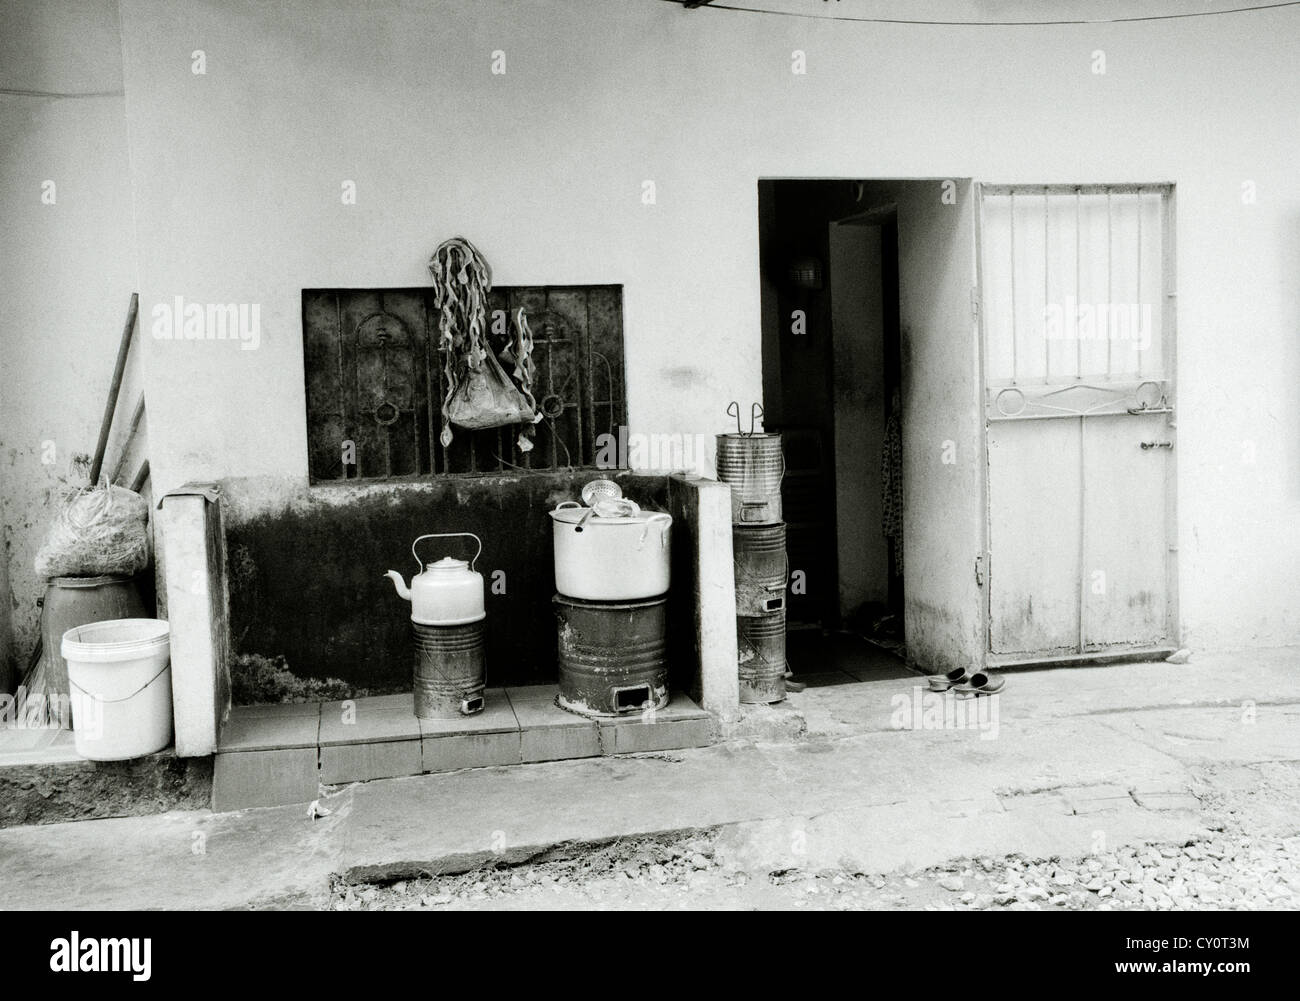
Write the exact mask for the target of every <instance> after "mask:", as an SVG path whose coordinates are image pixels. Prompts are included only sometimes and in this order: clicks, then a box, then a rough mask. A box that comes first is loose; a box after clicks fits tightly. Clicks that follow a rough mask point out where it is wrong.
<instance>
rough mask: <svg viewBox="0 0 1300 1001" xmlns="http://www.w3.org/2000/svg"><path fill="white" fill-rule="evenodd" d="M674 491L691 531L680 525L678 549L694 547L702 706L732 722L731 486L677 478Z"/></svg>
mask: <svg viewBox="0 0 1300 1001" xmlns="http://www.w3.org/2000/svg"><path fill="white" fill-rule="evenodd" d="M669 491H670V494H671V497H672V506H673V517H674V519H676V521H677V524H678V525H681V527H682V528H686V529H688V530H689V531H688V532H680V531H679V530H678V528H677V526H676V525H675V526H674V536H675V538H674V545H680V544H682V543H687V544H689V545H690V547H691V560H692V567H691V570H692V575H691V576H692V578H693V583H694V590H695V593H694V596H693V597H694V606H695V650H696V654H697V656H698V658H699V673H698V688H699V692H698V697H699V699H700V705H701V707H702V708H704V709H707V710H708V711H709V712H711V713H713V715H714V716H716V717H717V718H718V719H719V720H720V721H722V722H724V723H727V722H731V721H733V720H735V719H736V718H738V717H739V715H740V679H739V675H738V673H737V670H736V661H737V651H736V579H735V570H734V569H733V567H732V555H731V487H729V486H727V484H725V483H718V482H717V481H715V480H706V479H702V478H700V477H698V476H694V475H688V474H682V473H677V474H674V475H673V476H672V478H671V481H670V485H669ZM683 536H685V537H683ZM678 540H681V541H680V542H679V541H678Z"/></svg>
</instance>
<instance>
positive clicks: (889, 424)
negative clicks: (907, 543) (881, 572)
mask: <svg viewBox="0 0 1300 1001" xmlns="http://www.w3.org/2000/svg"><path fill="white" fill-rule="evenodd" d="M902 410H903V408H902V400H901V398H900V394H899V392H898V390H894V397H893V400H892V401H891V403H890V407H889V420H888V421H886V422H885V437H884V441H883V442H882V443H881V446H880V506H881V509H882V511H883V515H882V517H881V528H882V529H883V532H884V536H885V538H886V539H890V540H892V541H893V543H894V561H895V564H896V565H897V569H898V573H899V574H900V575H901V574H902V572H903V424H902Z"/></svg>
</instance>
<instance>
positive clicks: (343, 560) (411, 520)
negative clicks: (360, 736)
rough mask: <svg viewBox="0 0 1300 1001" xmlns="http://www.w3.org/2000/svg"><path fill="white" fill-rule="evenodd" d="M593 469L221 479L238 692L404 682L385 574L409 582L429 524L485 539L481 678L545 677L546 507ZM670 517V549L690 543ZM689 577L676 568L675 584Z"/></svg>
mask: <svg viewBox="0 0 1300 1001" xmlns="http://www.w3.org/2000/svg"><path fill="white" fill-rule="evenodd" d="M603 475H609V474H606V473H597V472H596V471H594V470H582V471H558V472H545V473H542V472H539V473H530V474H527V475H518V476H513V475H512V476H466V477H454V478H447V479H433V480H428V481H424V482H399V483H379V484H375V483H368V484H364V485H361V484H351V485H346V484H338V485H335V484H331V485H328V486H317V487H306V486H299V485H297V484H292V483H288V484H286V483H284V482H281V481H276V480H261V479H250V480H243V479H233V480H226V481H223V482H222V484H221V488H222V495H223V513H222V517H223V521H224V524H225V536H226V562H227V574H228V587H229V596H230V637H231V653H232V673H234V674H235V675H236V681H235V685H236V689H237V691H236V700H235V701H236V702H237V703H238V702H239V701H241V699H240V698H239V697H238V696H239V695H240V692H241V690H242V691H243V692H244V693H251V697H252V700H253V701H273V700H281V699H282V700H286V701H293V700H318V699H337V698H344V697H349V696H353V695H358V694H362V693H365V694H371V695H375V694H384V693H391V692H403V691H410V690H411V683H412V665H413V660H414V656H415V651H414V642H413V635H412V630H411V623H410V614H411V611H410V604H409V603H408V602H406V601H404V600H402V599H401V598H399V597H398V596H397V594H396V593H395V591H394V588H393V584H392V582H391V581H390V580H389V579H388V578H386V577H385V576H384V573H385V571H387V570H397V571H399V572H400V573H401V574H402V576H403V578H404V579H406V580H408V581H409V580H410V577H411V575H412V574H413V573H415V572H416V570H415V567H414V562H415V561H414V560H413V559H412V557H411V543H412V541H413V540H414V539H415V538H416V537H417V536H420V535H423V534H425V533H429V532H461V531H464V532H473V533H474V534H476V535H478V536H479V537H480V538H481V539H482V540H483V555H482V556H481V557H480V558H479V560H478V563H477V570H478V571H479V572H480V573H481V574H482V575H483V580H484V585H485V591H486V595H485V600H486V605H487V617H488V618H487V622H488V628H487V631H486V632H487V683H488V685H489V686H493V687H495V686H500V685H530V684H545V683H553V682H554V681H555V678H556V661H555V635H556V632H555V618H554V612H553V611H552V606H551V597H552V595H553V594H554V593H555V575H554V569H553V561H552V543H551V519H550V518H549V517H548V512H549V511H550V510H551V509H552V508H554V507H555V505H556V504H558V503H559V502H560V501H566V500H576V499H577V498H578V496H579V492H580V490H581V487H582V484H583V483H585V482H587V481H588V480H591V479H594V478H596V477H597V476H603ZM612 478H613V479H615V480H617V481H618V482H619V484H620V485H621V486H622V487H623V491H624V493H625V495H626V496H628V497H630V498H632V499H633V500H635V501H636V502H637V503H638V504H640V505H641V506H642V507H643V508H645V509H647V510H659V511H668V510H670V507H669V495H668V483H669V481H668V477H667V476H666V475H664V474H654V475H650V474H644V475H643V474H637V473H630V472H619V473H615V474H613V475H612ZM676 528H677V526H676V525H675V526H674V529H675V548H676V545H680V544H683V543H684V542H685V541H686V540H685V539H684V538H682V533H677V532H676ZM473 553H474V544H473V542H472V540H457V539H439V540H429V541H427V542H425V543H423V544H422V545H421V550H420V555H421V557H422V559H423V561H424V562H425V563H431V562H433V561H435V560H438V559H441V558H442V557H443V556H448V555H450V556H455V557H456V558H458V559H469V558H470V557H471V556H473ZM678 565H680V561H679V564H678ZM689 587H690V582H689V580H685V581H683V580H680V578H679V579H678V580H677V581H675V586H674V591H678V590H681V589H682V588H685V589H687V590H689ZM683 593H685V592H683ZM674 605H675V606H676V605H677V603H674ZM678 607H680V606H678ZM687 607H689V602H688V603H687ZM671 629H672V631H673V632H675V633H678V634H679V635H681V634H682V631H685V632H686V633H689V632H690V629H691V622H690V619H689V617H688V618H685V619H684V620H683V619H682V617H681V616H680V615H678V616H675V617H674V621H673V622H672V624H671ZM281 658H282V659H281ZM247 698H249V695H248V694H245V699H247Z"/></svg>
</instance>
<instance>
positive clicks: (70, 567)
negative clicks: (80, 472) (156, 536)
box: [36, 480, 149, 577]
mask: <svg viewBox="0 0 1300 1001" xmlns="http://www.w3.org/2000/svg"><path fill="white" fill-rule="evenodd" d="M148 565H149V505H148V503H147V502H146V501H145V499H144V498H143V497H141V496H140V495H139V494H137V493H136V492H135V491H134V490H127V489H126V488H125V487H117V486H111V485H109V483H108V481H107V480H101V481H100V483H99V485H98V486H94V487H85V488H83V489H81V490H78V491H77V492H76V493H75V494H73V495H72V496H71V497H69V498H68V499H67V501H66V502H65V503H64V504H63V507H62V508H61V509H60V511H59V513H58V515H57V516H56V517H55V519H54V524H53V525H52V526H50V530H49V532H48V533H47V534H46V536H45V543H44V544H43V545H42V546H41V548H40V551H39V552H38V553H37V554H36V572H37V574H39V575H40V576H42V577H93V576H97V575H99V574H124V575H131V574H137V573H139V572H140V571H141V570H143V569H144V568H145V567H147V566H148Z"/></svg>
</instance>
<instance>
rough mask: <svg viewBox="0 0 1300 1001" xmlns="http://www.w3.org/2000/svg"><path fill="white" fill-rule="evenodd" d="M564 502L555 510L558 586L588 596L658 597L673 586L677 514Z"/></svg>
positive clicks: (575, 595) (609, 598)
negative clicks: (610, 511) (611, 511)
mask: <svg viewBox="0 0 1300 1001" xmlns="http://www.w3.org/2000/svg"><path fill="white" fill-rule="evenodd" d="M601 510H602V507H601V506H600V505H599V504H598V505H597V508H596V509H595V510H593V509H592V508H588V507H583V506H582V505H580V504H578V503H576V502H575V501H564V502H563V503H561V504H560V505H558V506H557V507H556V508H555V510H554V511H552V512H551V513H550V514H551V536H552V538H553V539H554V541H555V589H556V590H557V591H559V592H560V594H562V595H564V596H565V597H568V598H581V599H583V600H585V601H630V600H632V599H636V598H655V597H658V596H659V595H661V594H664V593H665V592H666V591H667V590H668V583H669V571H668V567H669V556H670V553H671V549H672V539H671V532H672V525H673V518H672V515H670V514H652V513H648V512H640V511H637V512H636V513H631V511H629V510H628V509H627V508H626V507H624V508H622V509H618V508H616V509H615V510H616V511H617V513H616V514H615V515H614V516H612V517H611V516H604V515H602V514H601V513H600V512H601Z"/></svg>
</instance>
